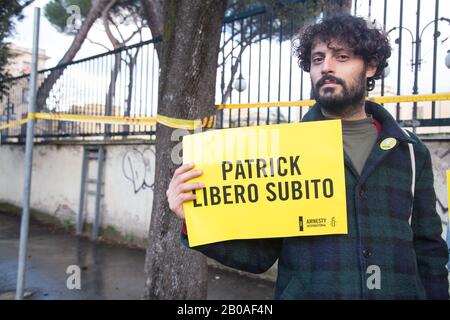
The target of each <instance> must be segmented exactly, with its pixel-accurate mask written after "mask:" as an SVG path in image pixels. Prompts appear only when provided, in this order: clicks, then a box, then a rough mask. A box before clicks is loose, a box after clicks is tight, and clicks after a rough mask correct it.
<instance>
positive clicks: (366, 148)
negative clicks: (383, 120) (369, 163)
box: [342, 115, 378, 174]
mask: <svg viewBox="0 0 450 320" xmlns="http://www.w3.org/2000/svg"><path fill="white" fill-rule="evenodd" d="M342 137H343V140H344V150H345V152H346V153H347V155H348V156H349V157H350V160H351V161H352V164H353V166H354V167H355V169H356V171H357V172H358V173H359V174H361V172H362V170H363V168H364V164H365V163H366V160H367V158H368V157H369V155H370V152H371V151H372V148H373V145H374V144H375V141H376V140H377V137H378V133H377V128H376V127H375V125H374V123H373V119H372V116H371V115H369V116H368V118H366V119H362V120H355V121H346V120H342Z"/></svg>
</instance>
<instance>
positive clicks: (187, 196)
mask: <svg viewBox="0 0 450 320" xmlns="http://www.w3.org/2000/svg"><path fill="white" fill-rule="evenodd" d="M195 199H197V195H195V194H192V193H180V194H179V195H178V197H176V199H175V201H174V204H173V207H174V208H178V207H181V206H182V205H183V203H184V202H186V201H190V200H195Z"/></svg>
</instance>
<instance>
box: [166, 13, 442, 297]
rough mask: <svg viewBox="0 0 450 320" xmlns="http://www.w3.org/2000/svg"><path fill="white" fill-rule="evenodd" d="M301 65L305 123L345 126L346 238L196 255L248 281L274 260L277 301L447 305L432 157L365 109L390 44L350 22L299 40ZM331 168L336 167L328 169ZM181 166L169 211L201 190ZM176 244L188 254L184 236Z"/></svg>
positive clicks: (321, 27) (234, 244) (252, 243)
mask: <svg viewBox="0 0 450 320" xmlns="http://www.w3.org/2000/svg"><path fill="white" fill-rule="evenodd" d="M296 54H297V56H298V59H299V64H300V66H301V68H302V69H303V70H305V71H306V72H309V73H310V76H311V84H312V94H313V96H314V99H315V100H316V101H317V103H316V105H315V106H313V107H312V108H311V110H310V111H309V112H308V113H307V114H306V115H305V116H304V118H303V120H302V121H321V120H327V119H341V120H342V134H343V142H344V157H345V181H346V196H347V218H348V234H347V235H326V236H313V237H290V238H282V239H281V238H277V239H252V240H233V241H225V242H221V243H214V244H209V245H204V246H198V247H195V248H193V249H195V250H198V251H200V252H202V253H204V254H205V255H207V256H209V257H211V258H213V259H216V260H217V261H219V262H221V263H223V264H225V265H227V266H230V267H233V268H236V269H239V270H244V271H247V272H253V273H260V272H264V271H266V270H267V269H269V268H270V267H271V266H272V265H273V264H274V263H275V261H276V260H277V259H278V277H277V283H276V289H275V298H276V299H448V298H449V294H448V280H447V276H448V271H447V269H446V263H447V260H448V251H447V250H448V249H447V245H446V243H445V241H444V240H443V239H442V238H441V233H442V226H441V221H440V218H439V216H438V214H437V212H436V197H435V192H434V187H433V172H432V166H431V157H430V152H429V151H428V149H427V148H426V146H425V145H424V144H423V143H422V142H421V141H420V140H419V138H418V137H417V136H416V135H414V134H412V133H410V132H405V131H404V130H402V129H401V128H400V127H399V126H398V125H397V123H396V121H395V120H394V119H393V118H392V116H391V115H390V113H389V112H387V111H386V110H385V109H384V108H383V107H382V106H380V105H378V104H375V103H373V102H370V101H366V100H365V96H366V93H367V91H369V90H372V89H373V88H374V85H375V80H376V79H380V78H381V76H382V73H383V70H384V68H385V67H386V66H387V62H386V60H387V59H388V58H389V57H390V54H391V48H390V45H389V41H388V38H387V35H386V34H385V33H384V32H383V31H382V30H380V29H377V28H376V27H374V26H373V25H371V24H369V23H368V22H367V21H366V20H364V19H362V18H358V17H354V16H350V15H339V16H334V17H327V18H325V19H324V20H322V21H321V22H320V23H318V24H315V25H312V26H309V27H307V28H306V29H304V30H303V31H302V32H301V33H300V37H299V46H298V47H297V48H296ZM330 165H332V164H330ZM192 167H193V165H192V164H191V165H183V166H181V167H180V168H179V169H177V170H176V172H175V174H174V176H173V178H172V181H171V183H170V186H169V189H168V190H167V196H168V202H169V206H170V208H171V210H172V211H173V212H174V213H175V214H176V215H177V216H178V217H179V218H181V219H184V212H183V206H182V204H183V202H184V201H188V200H192V199H193V197H195V196H194V195H192V194H191V193H190V191H191V190H193V189H197V188H201V187H202V185H201V184H198V183H188V180H190V179H191V178H194V177H198V176H200V175H201V172H200V171H194V170H191V169H192ZM182 242H183V243H184V244H185V245H186V246H188V235H187V233H186V230H185V228H184V229H183V232H182Z"/></svg>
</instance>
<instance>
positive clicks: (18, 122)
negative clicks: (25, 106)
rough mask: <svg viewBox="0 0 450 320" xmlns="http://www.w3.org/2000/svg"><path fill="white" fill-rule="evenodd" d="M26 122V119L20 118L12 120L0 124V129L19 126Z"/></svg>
mask: <svg viewBox="0 0 450 320" xmlns="http://www.w3.org/2000/svg"><path fill="white" fill-rule="evenodd" d="M27 122H28V119H21V120H17V121H14V122H10V123H8V124H3V125H1V126H0V130H3V129H8V128H12V127H15V126H21V125H23V124H25V123H27Z"/></svg>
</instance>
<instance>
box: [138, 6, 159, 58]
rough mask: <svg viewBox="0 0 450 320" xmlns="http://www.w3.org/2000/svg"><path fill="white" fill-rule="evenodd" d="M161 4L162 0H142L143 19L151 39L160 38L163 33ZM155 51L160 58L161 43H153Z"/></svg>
mask: <svg viewBox="0 0 450 320" xmlns="http://www.w3.org/2000/svg"><path fill="white" fill-rule="evenodd" d="M163 2H164V0H142V7H143V9H144V10H143V14H144V18H145V20H146V21H147V25H148V27H149V28H150V31H151V33H152V38H156V37H162V35H163V32H164V20H163ZM155 49H156V53H157V55H158V58H160V57H161V55H162V44H161V42H159V43H155Z"/></svg>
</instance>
